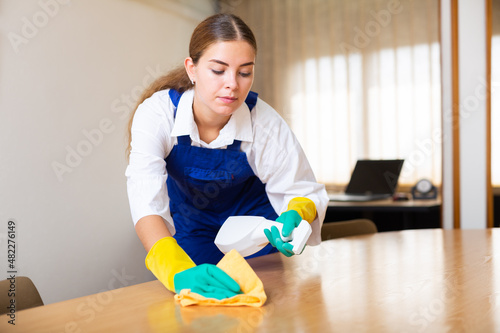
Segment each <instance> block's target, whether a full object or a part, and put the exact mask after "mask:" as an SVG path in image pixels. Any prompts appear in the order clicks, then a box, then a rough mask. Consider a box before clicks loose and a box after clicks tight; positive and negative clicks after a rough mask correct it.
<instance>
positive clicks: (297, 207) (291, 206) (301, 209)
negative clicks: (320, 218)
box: [288, 197, 316, 223]
mask: <svg viewBox="0 0 500 333" xmlns="http://www.w3.org/2000/svg"><path fill="white" fill-rule="evenodd" d="M288 210H294V211H296V212H297V213H299V215H300V216H301V217H302V219H303V220H306V221H307V222H309V223H312V222H313V221H314V219H315V218H316V205H315V204H314V202H313V201H312V200H311V199H308V198H304V197H297V198H293V199H292V200H290V202H289V203H288Z"/></svg>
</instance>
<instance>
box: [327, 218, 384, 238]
mask: <svg viewBox="0 0 500 333" xmlns="http://www.w3.org/2000/svg"><path fill="white" fill-rule="evenodd" d="M377 231H378V229H377V226H376V225H375V223H373V222H372V221H371V220H368V219H356V220H349V221H341V222H326V223H323V227H322V228H321V240H327V239H334V238H342V237H349V236H356V235H365V234H374V233H376V232H377Z"/></svg>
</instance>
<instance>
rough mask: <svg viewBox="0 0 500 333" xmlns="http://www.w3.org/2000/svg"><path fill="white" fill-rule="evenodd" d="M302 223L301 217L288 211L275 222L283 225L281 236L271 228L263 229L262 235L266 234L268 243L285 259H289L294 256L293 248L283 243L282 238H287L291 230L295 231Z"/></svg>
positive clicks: (293, 211) (276, 229) (274, 228)
mask: <svg viewBox="0 0 500 333" xmlns="http://www.w3.org/2000/svg"><path fill="white" fill-rule="evenodd" d="M301 221H302V217H301V216H300V215H299V213H297V212H296V211H295V210H288V211H286V212H284V213H282V214H281V215H280V216H279V217H278V218H277V219H276V222H280V223H283V229H282V230H281V235H280V232H279V230H278V228H276V227H274V226H273V227H271V230H269V229H264V233H265V234H266V237H267V239H268V240H269V243H271V245H272V246H274V247H275V248H277V249H278V251H280V252H281V253H283V254H284V255H285V256H287V257H291V256H293V255H294V252H293V246H292V245H291V244H290V243H288V242H285V241H283V239H282V237H281V236H282V235H283V237H288V236H290V235H291V234H292V232H293V229H295V228H296V227H297V226H298V225H299V224H300V222H301Z"/></svg>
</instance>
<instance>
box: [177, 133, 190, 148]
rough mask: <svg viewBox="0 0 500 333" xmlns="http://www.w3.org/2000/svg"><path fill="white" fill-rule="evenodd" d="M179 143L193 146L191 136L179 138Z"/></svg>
mask: <svg viewBox="0 0 500 333" xmlns="http://www.w3.org/2000/svg"><path fill="white" fill-rule="evenodd" d="M177 143H178V144H180V145H183V146H191V137H189V135H181V136H178V137H177Z"/></svg>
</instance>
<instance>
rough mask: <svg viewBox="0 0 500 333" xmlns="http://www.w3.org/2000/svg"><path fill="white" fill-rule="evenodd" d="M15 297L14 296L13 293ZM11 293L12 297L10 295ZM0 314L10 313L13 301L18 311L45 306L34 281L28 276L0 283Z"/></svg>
mask: <svg viewBox="0 0 500 333" xmlns="http://www.w3.org/2000/svg"><path fill="white" fill-rule="evenodd" d="M13 292H14V293H15V295H12V293H13ZM9 293H10V294H11V295H9ZM0 295H2V297H0V314H4V313H8V312H10V307H9V306H10V305H11V299H14V300H15V306H16V311H20V310H24V309H29V308H34V307H36V306H40V305H43V301H42V298H41V297H40V294H39V293H38V290H37V289H36V287H35V285H34V284H33V281H31V279H30V278H28V277H26V276H16V278H15V281H13V280H12V281H11V280H2V281H0Z"/></svg>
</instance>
